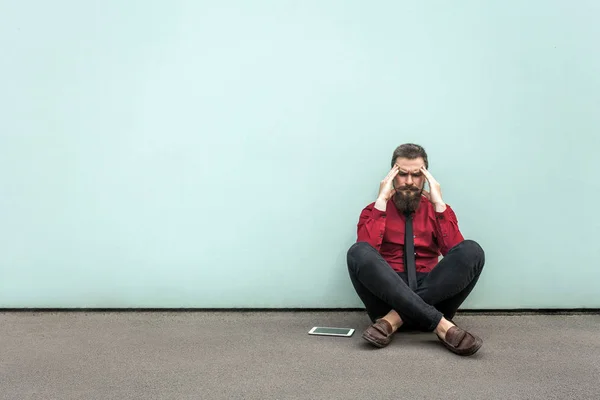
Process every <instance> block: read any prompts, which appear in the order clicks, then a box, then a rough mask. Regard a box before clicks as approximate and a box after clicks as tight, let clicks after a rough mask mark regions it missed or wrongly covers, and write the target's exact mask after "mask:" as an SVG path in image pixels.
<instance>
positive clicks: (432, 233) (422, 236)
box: [357, 196, 464, 272]
mask: <svg viewBox="0 0 600 400" xmlns="http://www.w3.org/2000/svg"><path fill="white" fill-rule="evenodd" d="M405 220H406V219H405V218H404V215H401V214H400V213H399V212H398V209H397V208H396V206H395V205H394V202H393V201H392V200H390V201H388V203H387V207H386V211H385V212H382V211H379V210H378V209H376V208H375V203H374V202H373V203H371V204H369V205H368V206H367V207H365V208H364V209H363V210H362V212H361V214H360V219H359V221H358V239H357V242H367V243H369V244H370V245H371V246H373V247H374V248H376V249H377V251H379V253H380V254H381V256H382V257H383V258H384V259H385V260H386V261H387V262H388V264H390V266H391V267H392V268H393V269H394V270H395V271H399V272H402V271H404V259H403V257H404V224H405ZM413 233H414V235H415V264H416V270H417V272H430V271H431V270H432V269H433V268H434V267H435V266H436V265H437V263H438V261H439V256H440V255H442V256H445V255H446V253H448V251H449V250H450V249H451V248H452V247H454V246H456V245H457V244H459V243H460V242H462V241H463V240H464V238H463V236H462V234H461V233H460V230H459V229H458V220H457V218H456V214H454V211H453V210H452V208H450V206H449V205H447V204H446V210H445V211H444V212H442V213H438V212H436V211H435V208H434V206H433V204H432V203H431V202H430V201H429V200H427V198H425V197H424V196H421V202H420V203H419V207H418V208H417V210H416V212H415V214H414V218H413Z"/></svg>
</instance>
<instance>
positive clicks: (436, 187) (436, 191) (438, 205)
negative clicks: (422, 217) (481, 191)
mask: <svg viewBox="0 0 600 400" xmlns="http://www.w3.org/2000/svg"><path fill="white" fill-rule="evenodd" d="M421 171H423V173H424V174H425V177H426V178H427V182H428V183H429V190H430V192H428V191H426V190H423V195H424V196H425V197H427V199H428V200H429V201H430V202H431V203H432V204H433V207H434V209H435V228H436V236H437V239H438V244H439V245H440V252H441V253H442V255H443V256H445V255H446V254H447V253H448V252H449V251H450V249H451V248H453V247H454V246H456V245H457V244H459V243H460V242H462V241H463V240H465V239H464V237H463V235H462V233H461V232H460V229H459V228H458V219H457V218H456V214H455V213H454V210H452V208H451V207H450V206H449V205H448V204H446V203H445V202H444V200H443V199H442V188H441V186H440V184H439V182H438V181H437V180H435V178H434V177H433V175H431V173H430V172H429V171H427V169H425V167H422V168H421Z"/></svg>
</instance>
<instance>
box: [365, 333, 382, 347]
mask: <svg viewBox="0 0 600 400" xmlns="http://www.w3.org/2000/svg"><path fill="white" fill-rule="evenodd" d="M362 338H363V339H365V340H366V341H367V342H369V343H371V344H372V345H373V346H375V347H379V348H380V349H382V348H384V347H385V346H387V345H388V344H389V342H388V343H386V344H383V343H379V342H378V341H377V340H375V338H373V337H371V336H369V335H367V334H366V333H363V334H362Z"/></svg>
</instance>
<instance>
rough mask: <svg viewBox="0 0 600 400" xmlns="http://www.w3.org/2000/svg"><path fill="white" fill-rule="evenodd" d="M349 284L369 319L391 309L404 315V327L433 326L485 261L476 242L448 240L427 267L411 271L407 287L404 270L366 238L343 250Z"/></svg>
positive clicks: (454, 306)
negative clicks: (412, 283)
mask: <svg viewBox="0 0 600 400" xmlns="http://www.w3.org/2000/svg"><path fill="white" fill-rule="evenodd" d="M347 262H348V272H349V273H350V279H351V281H352V285H354V289H355V290H356V293H357V294H358V297H360V299H361V301H362V302H363V304H364V305H365V308H366V310H367V314H368V315H369V318H370V319H371V321H373V322H374V321H375V320H376V319H377V318H381V317H383V316H384V315H386V314H387V313H388V312H390V311H391V310H396V312H397V313H398V314H399V315H400V317H401V318H402V321H404V326H403V327H404V329H416V330H421V331H426V332H431V331H433V330H434V329H435V328H436V327H437V325H438V324H439V323H440V320H441V319H442V316H444V317H445V318H446V319H451V318H452V317H454V314H455V313H456V310H458V307H459V306H460V305H461V304H462V303H463V302H464V301H465V299H466V298H467V296H468V295H469V293H471V290H473V288H474V287H475V284H476V283H477V280H478V279H479V275H480V274H481V271H482V270H483V265H484V263H485V254H484V251H483V249H482V248H481V246H479V244H477V242H474V241H472V240H464V241H462V242H461V243H459V244H457V245H456V246H454V247H453V248H452V249H450V251H449V252H448V254H446V256H445V257H444V258H443V259H442V260H441V261H440V262H439V263H438V265H436V266H435V268H434V269H433V270H431V272H429V273H417V281H418V288H417V289H416V291H414V292H413V291H412V290H411V289H410V288H409V287H408V278H407V275H406V272H396V271H394V270H393V269H392V267H391V266H390V265H389V264H388V263H387V262H386V261H385V260H384V259H383V257H382V256H381V255H380V254H379V252H378V251H377V250H376V249H375V248H373V247H372V246H371V245H370V244H368V243H366V242H358V243H355V244H354V245H352V247H350V249H349V250H348V254H347Z"/></svg>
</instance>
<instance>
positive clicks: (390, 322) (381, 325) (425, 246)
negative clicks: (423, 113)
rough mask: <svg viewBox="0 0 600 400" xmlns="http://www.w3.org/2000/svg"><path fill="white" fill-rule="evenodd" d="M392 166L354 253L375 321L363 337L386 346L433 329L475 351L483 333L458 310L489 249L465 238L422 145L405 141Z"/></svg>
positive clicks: (459, 349)
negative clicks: (464, 324) (458, 321)
mask: <svg viewBox="0 0 600 400" xmlns="http://www.w3.org/2000/svg"><path fill="white" fill-rule="evenodd" d="M391 167H392V169H391V170H390V172H389V173H388V174H387V176H386V177H385V178H384V179H383V180H382V181H381V184H380V186H379V195H378V197H377V200H376V201H375V202H373V203H371V204H369V205H368V206H367V207H365V208H364V209H363V210H362V212H361V214H360V218H359V221H358V238H357V242H356V243H355V244H354V245H352V247H350V249H349V250H348V254H347V263H348V272H349V274H350V279H351V281H352V285H353V286H354V289H355V290H356V293H357V294H358V296H359V298H360V299H361V301H362V302H363V304H364V305H365V308H366V311H367V314H368V316H369V318H370V319H371V322H373V324H372V325H371V326H369V327H368V328H367V329H366V330H365V332H364V333H363V335H362V337H363V338H364V339H365V340H366V341H368V342H369V343H371V344H372V345H374V346H376V347H379V348H381V347H385V346H387V345H388V344H389V343H390V342H391V340H392V337H393V335H394V334H395V332H396V331H398V329H399V328H401V327H402V330H405V329H413V330H419V331H424V332H434V333H435V334H436V335H437V337H438V339H439V340H440V341H441V342H442V343H443V344H444V346H445V347H446V348H447V349H448V350H450V351H452V352H453V353H455V354H458V355H464V356H468V355H472V354H475V353H476V352H477V351H478V350H479V348H480V347H481V345H482V343H483V342H482V340H481V338H479V337H478V336H476V335H474V334H472V333H469V332H467V331H466V330H464V329H461V328H459V327H458V326H456V325H455V324H454V322H453V321H452V318H453V317H454V314H455V313H456V311H457V310H458V308H459V306H460V305H461V304H462V303H463V302H464V300H465V299H466V298H467V296H468V295H469V293H470V292H471V290H473V287H474V286H475V284H476V283H477V280H478V279H479V276H480V274H481V271H482V270H483V265H484V263H485V255H484V251H483V249H482V248H481V246H479V244H477V243H476V242H475V241H473V240H465V239H464V238H463V235H462V234H461V232H460V230H459V227H458V221H457V218H456V214H455V213H454V211H453V210H452V208H451V207H450V206H449V205H448V204H446V203H445V202H444V200H443V199H442V191H441V188H440V184H439V183H438V182H437V181H436V180H435V178H434V177H433V176H432V175H431V173H430V172H429V171H428V168H429V162H428V159H427V153H426V152H425V149H423V147H421V146H419V145H416V144H412V143H407V144H403V145H401V146H399V147H398V148H396V150H395V151H394V153H393V155H392V162H391ZM425 182H427V183H428V185H429V191H427V190H425V189H424V187H425ZM440 256H443V258H442V260H441V261H440V260H439V257H440Z"/></svg>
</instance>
